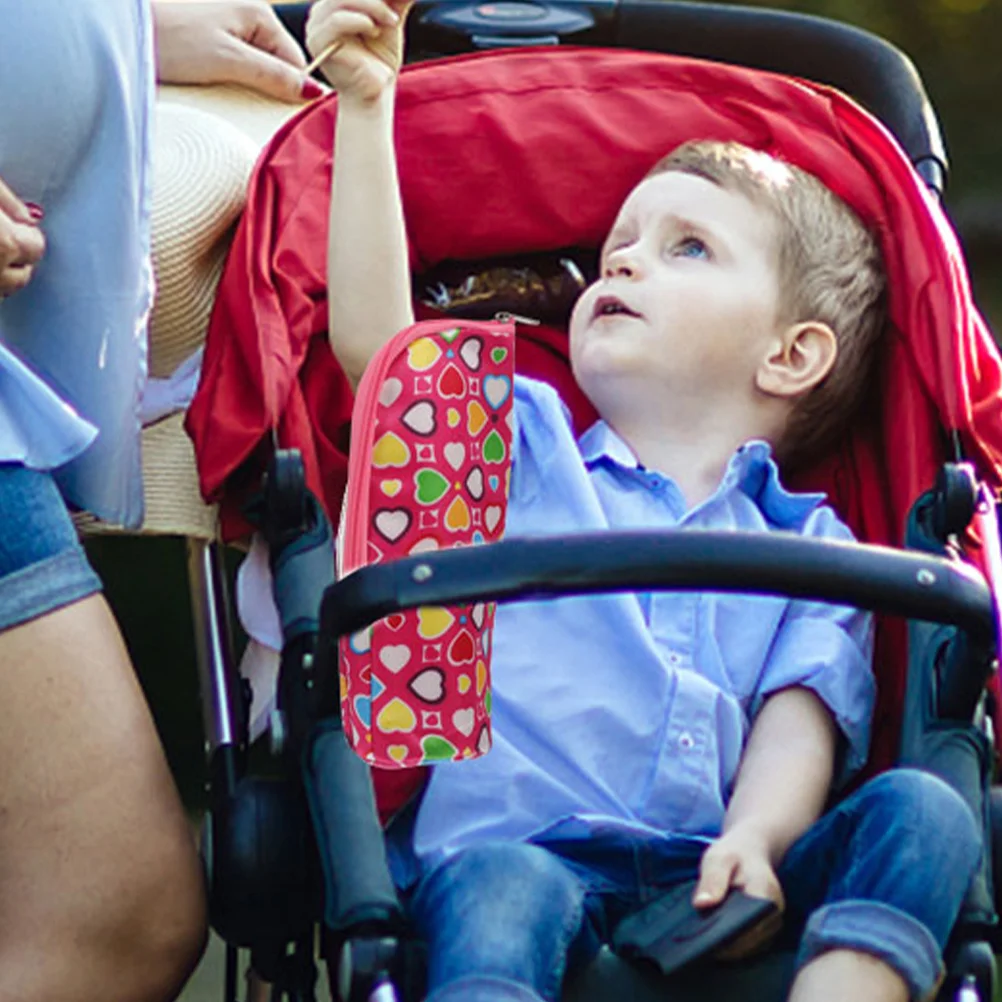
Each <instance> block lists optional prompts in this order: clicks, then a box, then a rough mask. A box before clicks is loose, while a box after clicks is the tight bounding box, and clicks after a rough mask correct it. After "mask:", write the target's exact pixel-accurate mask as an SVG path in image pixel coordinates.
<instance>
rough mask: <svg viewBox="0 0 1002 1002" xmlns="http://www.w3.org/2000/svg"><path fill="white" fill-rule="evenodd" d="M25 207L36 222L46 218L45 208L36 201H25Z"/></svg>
mask: <svg viewBox="0 0 1002 1002" xmlns="http://www.w3.org/2000/svg"><path fill="white" fill-rule="evenodd" d="M24 207H25V208H26V209H27V210H28V215H29V216H31V218H32V219H33V220H34V221H35V222H36V223H38V222H41V221H42V220H43V219H44V218H45V210H44V209H43V208H42V207H41V206H40V205H37V204H36V203H35V202H25V203H24Z"/></svg>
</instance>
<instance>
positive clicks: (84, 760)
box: [0, 464, 205, 1002]
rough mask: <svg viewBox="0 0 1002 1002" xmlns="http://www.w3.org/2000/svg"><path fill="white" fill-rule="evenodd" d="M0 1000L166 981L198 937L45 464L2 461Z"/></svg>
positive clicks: (173, 980) (120, 671)
mask: <svg viewBox="0 0 1002 1002" xmlns="http://www.w3.org/2000/svg"><path fill="white" fill-rule="evenodd" d="M0 526H2V534H0V628H2V632H0V1002H15V1000H16V1002H36V1000H37V1002H52V1000H59V1002H92V1000H102V1002H104V1000H108V999H114V1000H116V1002H131V1000H137V1002H138V1000H166V999H171V998H173V997H175V995H176V994H177V992H178V991H179V990H180V987H181V985H182V984H183V982H184V981H185V980H186V978H187V976H188V975H189V974H190V972H191V970H192V969H193V967H194V965H195V963H197V960H198V957H199V955H200V953H201V949H202V945H203V943H204V936H205V912H204V900H203V898H204V891H203V881H202V876H201V872H200V867H199V864H198V859H197V854H196V851H195V845H194V840H193V837H192V834H191V832H190V830H189V828H188V825H187V822H186V819H185V815H184V812H183V810H182V808H181V805H180V802H179V800H178V796H177V793H176V790H175V788H174V785H173V783H172V780H171V777H170V774H169V772H168V769H167V766H166V764H165V761H164V758H163V754H162V751H161V748H160V744H159V741H158V738H157V735H156V731H155V729H154V726H153V722H152V720H151V718H150V715H149V712H148V710H147V708H146V704H145V701H144V699H143V695H142V692H141V691H140V689H139V686H138V684H137V682H136V679H135V676H134V673H133V670H132V667H131V665H130V662H129V658H128V654H127V652H126V650H125V647H124V645H123V643H122V639H121V636H120V634H119V632H118V629H117V627H116V625H115V622H114V619H113V618H112V616H111V613H110V611H109V609H108V607H107V605H106V603H105V601H104V599H103V598H102V597H101V596H100V595H99V594H97V588H98V587H99V585H98V583H97V579H96V578H95V577H94V575H93V572H92V571H90V569H89V567H88V565H87V563H86V558H85V557H84V555H83V552H82V550H81V549H80V547H79V544H78V542H77V540H76V537H75V534H74V533H73V527H72V524H71V522H70V520H69V517H68V515H67V514H66V511H65V508H64V507H63V506H62V502H61V500H60V498H59V495H58V492H57V491H56V490H55V487H54V485H53V484H52V481H51V479H50V478H49V477H47V476H46V475H44V474H37V473H32V472H31V471H27V470H24V469H23V468H22V467H17V466H11V465H9V464H5V465H2V466H0Z"/></svg>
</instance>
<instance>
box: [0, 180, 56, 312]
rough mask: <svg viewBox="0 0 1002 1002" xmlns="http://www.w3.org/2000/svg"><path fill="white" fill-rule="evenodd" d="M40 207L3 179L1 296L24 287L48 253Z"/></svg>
mask: <svg viewBox="0 0 1002 1002" xmlns="http://www.w3.org/2000/svg"><path fill="white" fill-rule="evenodd" d="M41 216H42V213H41V210H40V209H38V208H37V207H35V206H32V207H29V206H27V205H25V204H24V202H22V201H21V200H20V199H19V198H18V197H17V196H16V195H15V194H14V192H12V191H11V190H10V188H8V187H7V185H5V184H4V183H3V180H2V179H0V299H3V298H4V297H6V296H9V295H10V294H11V293H12V292H17V291H18V290H19V289H23V288H24V287H25V286H26V285H27V284H28V283H29V282H30V281H31V276H32V273H33V272H34V270H35V265H36V264H38V262H39V261H41V259H42V255H43V254H44V253H45V237H44V236H42V231H41V230H40V229H39V228H38V221H39V220H40V219H41Z"/></svg>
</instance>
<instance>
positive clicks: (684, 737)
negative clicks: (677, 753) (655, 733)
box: [678, 731, 696, 751]
mask: <svg viewBox="0 0 1002 1002" xmlns="http://www.w3.org/2000/svg"><path fill="white" fill-rule="evenodd" d="M695 743H696V742H695V741H694V740H693V737H692V735H691V734H690V733H689V732H688V731H685V732H684V733H682V734H681V735H680V736H679V739H678V746H679V748H681V749H682V750H683V751H688V750H689V749H690V748H691V747H692V746H693V745H694V744H695Z"/></svg>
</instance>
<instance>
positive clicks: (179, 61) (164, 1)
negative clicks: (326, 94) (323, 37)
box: [153, 0, 323, 101]
mask: <svg viewBox="0 0 1002 1002" xmlns="http://www.w3.org/2000/svg"><path fill="white" fill-rule="evenodd" d="M153 20H154V25H155V30H156V43H157V76H158V78H159V79H160V80H161V81H162V82H163V83H180V84H213V83H236V84H242V85H243V86H245V87H250V88H251V89H252V90H257V91H260V92H261V93H263V94H268V95H269V96H271V97H275V98H278V99H279V100H281V101H300V100H303V99H310V98H315V97H319V96H320V95H321V94H322V93H323V89H322V88H321V87H320V86H319V85H318V84H317V83H316V81H314V80H311V79H310V78H309V77H307V76H306V75H305V74H304V73H303V70H304V69H305V67H306V59H305V58H304V56H303V52H302V50H301V49H300V47H299V45H298V44H297V43H296V40H295V39H294V38H293V37H292V36H291V35H290V34H289V33H288V31H286V30H285V27H284V26H283V25H282V22H281V21H280V20H279V19H278V15H277V14H276V13H275V11H274V10H272V8H271V6H270V5H269V4H268V3H265V0H214V2H201V3H178V2H176V0H154V3H153Z"/></svg>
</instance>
